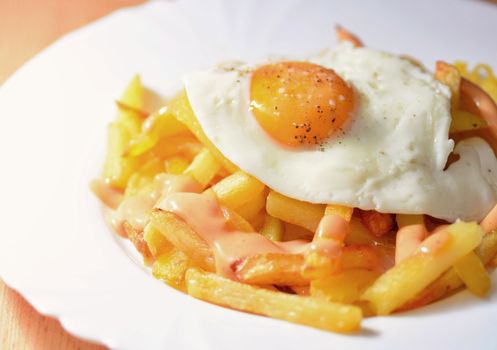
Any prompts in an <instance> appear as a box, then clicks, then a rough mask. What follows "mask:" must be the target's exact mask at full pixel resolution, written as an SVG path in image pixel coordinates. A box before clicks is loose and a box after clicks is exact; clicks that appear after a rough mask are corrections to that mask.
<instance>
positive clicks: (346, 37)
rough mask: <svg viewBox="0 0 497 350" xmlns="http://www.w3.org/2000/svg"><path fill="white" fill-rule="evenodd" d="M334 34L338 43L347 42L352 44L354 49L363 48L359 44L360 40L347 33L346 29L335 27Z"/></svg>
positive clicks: (360, 43)
mask: <svg viewBox="0 0 497 350" xmlns="http://www.w3.org/2000/svg"><path fill="white" fill-rule="evenodd" d="M335 32H336V35H337V38H338V41H348V42H350V43H352V45H354V46H355V47H362V46H364V45H363V44H362V42H361V40H360V39H359V38H358V37H357V36H355V35H354V34H352V33H351V32H349V31H348V30H347V29H345V28H343V27H341V26H336V28H335Z"/></svg>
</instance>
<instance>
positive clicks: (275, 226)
mask: <svg viewBox="0 0 497 350" xmlns="http://www.w3.org/2000/svg"><path fill="white" fill-rule="evenodd" d="M261 234H262V235H263V236H264V237H266V238H267V239H270V240H271V241H275V242H279V241H281V239H282V238H283V223H282V222H281V220H280V219H276V218H275V217H272V216H271V215H266V217H265V220H264V225H263V226H262V229H261Z"/></svg>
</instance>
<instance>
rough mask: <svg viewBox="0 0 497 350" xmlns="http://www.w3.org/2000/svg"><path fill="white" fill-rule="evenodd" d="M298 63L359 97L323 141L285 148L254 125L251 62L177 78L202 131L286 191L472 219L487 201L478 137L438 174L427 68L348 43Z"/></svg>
mask: <svg viewBox="0 0 497 350" xmlns="http://www.w3.org/2000/svg"><path fill="white" fill-rule="evenodd" d="M306 60H308V61H310V62H314V63H317V64H320V65H322V66H324V67H327V68H331V69H333V70H335V72H337V74H339V75H340V76H341V77H342V78H343V79H345V80H346V81H348V82H349V83H350V84H351V85H352V86H353V87H354V89H355V92H356V93H357V94H358V97H359V98H358V100H359V104H358V107H357V110H356V111H355V113H354V117H353V118H352V119H351V120H350V122H349V123H348V125H347V126H346V127H345V128H344V130H343V132H340V133H337V134H335V135H334V136H333V137H332V138H330V139H329V140H328V141H327V142H326V143H325V144H324V145H323V147H318V146H317V147H311V148H308V149H301V150H295V149H290V148H286V147H284V146H282V145H281V144H279V143H277V142H275V141H274V140H273V139H272V138H271V137H270V136H269V135H268V134H267V133H266V132H265V131H264V130H263V129H262V128H261V127H260V126H259V124H258V123H257V121H256V120H255V118H254V117H253V115H252V114H251V112H250V108H249V89H250V77H251V73H250V72H251V71H252V70H253V68H254V67H253V66H248V65H240V64H238V65H234V66H227V65H225V66H222V67H217V68H214V69H210V70H206V71H202V72H198V73H193V74H190V75H188V76H187V77H185V79H184V84H185V89H186V93H187V96H188V99H189V101H190V103H191V106H192V109H193V111H194V113H195V115H196V116H197V119H198V121H199V123H200V125H201V127H202V129H203V130H204V132H205V134H206V135H207V137H208V138H209V139H210V140H211V141H212V142H213V143H214V145H215V146H216V147H217V148H218V149H219V150H220V151H221V152H222V153H223V154H224V155H225V156H226V157H227V158H228V159H229V160H231V161H232V162H233V163H235V164H236V165H237V166H239V167H240V168H241V169H242V170H244V171H246V172H247V173H249V174H251V175H253V176H254V177H256V178H257V179H259V180H260V181H262V182H263V183H265V184H266V185H268V186H269V187H271V188H272V189H274V190H276V191H278V192H280V193H282V194H284V195H287V196H289V197H292V198H296V199H299V200H303V201H308V202H312V203H328V204H329V203H335V204H343V205H348V206H352V207H358V208H361V209H367V210H371V209H374V210H377V211H380V212H386V213H411V214H428V215H431V216H434V217H438V218H441V219H446V220H449V221H455V220H456V219H458V218H460V219H464V220H481V219H482V218H483V216H484V215H485V214H486V213H487V212H488V211H489V210H490V209H491V208H492V206H494V205H495V204H496V202H497V160H496V158H495V155H494V154H493V152H492V150H491V149H490V147H489V145H488V144H487V143H486V142H485V141H483V140H482V139H479V138H472V139H468V140H464V141H462V142H460V143H459V144H458V145H457V147H456V148H455V150H454V152H455V153H457V154H459V155H460V159H459V160H458V161H457V162H455V163H453V164H452V165H451V166H450V167H449V168H448V169H447V170H445V171H444V167H445V164H446V161H447V157H448V155H449V154H450V152H451V151H452V150H453V147H454V142H453V141H452V140H451V139H449V137H448V133H449V126H450V121H451V117H450V92H449V91H448V89H447V88H446V87H445V86H444V85H442V84H440V83H439V82H437V81H436V80H435V79H434V78H433V77H432V75H431V74H429V73H427V72H425V71H423V70H422V69H420V68H419V67H417V66H415V65H414V64H412V63H411V62H409V61H407V60H404V59H401V58H399V57H397V56H394V55H391V54H387V53H383V52H379V51H375V50H372V49H368V48H354V47H352V46H350V45H340V46H339V47H338V48H337V49H336V50H326V51H324V52H322V53H321V54H319V55H316V56H312V57H309V58H307V59H306ZM333 102H335V101H333Z"/></svg>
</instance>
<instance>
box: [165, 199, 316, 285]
mask: <svg viewBox="0 0 497 350" xmlns="http://www.w3.org/2000/svg"><path fill="white" fill-rule="evenodd" d="M157 208H159V209H162V210H166V211H169V212H172V213H174V214H176V215H177V216H179V217H180V218H181V219H183V220H184V221H185V222H186V223H187V224H188V225H189V226H190V227H191V228H192V229H193V230H194V231H195V232H196V233H197V234H198V235H199V236H201V237H202V238H203V239H204V240H205V241H206V243H207V244H208V245H209V246H210V247H211V248H212V250H213V252H214V256H215V260H216V270H217V273H219V274H221V275H223V276H226V277H229V278H232V279H236V275H235V272H234V264H236V263H237V262H238V261H240V260H241V259H243V258H245V257H247V256H251V255H255V254H264V253H287V254H300V253H303V252H304V251H305V250H306V249H307V247H308V245H309V243H308V242H305V241H291V242H273V241H271V240H269V239H267V238H266V237H264V236H262V235H260V234H257V233H256V232H252V233H247V232H241V231H232V230H230V229H229V228H228V227H227V225H226V220H225V217H224V215H223V212H222V210H221V207H220V206H219V203H218V201H217V198H216V196H215V195H214V194H213V193H211V192H206V193H204V194H198V193H172V194H170V195H168V196H166V197H164V198H163V200H161V201H160V202H159V203H158V205H157Z"/></svg>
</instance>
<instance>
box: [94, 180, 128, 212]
mask: <svg viewBox="0 0 497 350" xmlns="http://www.w3.org/2000/svg"><path fill="white" fill-rule="evenodd" d="M90 189H91V190H92V192H93V193H95V195H96V196H97V197H98V199H100V200H101V201H102V203H103V204H104V205H105V206H106V207H108V208H110V209H116V208H117V207H118V206H119V203H121V201H122V199H123V193H122V191H120V190H118V189H117V188H114V187H112V186H111V185H110V184H109V183H107V182H106V181H104V180H101V179H96V180H93V181H92V182H90Z"/></svg>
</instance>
